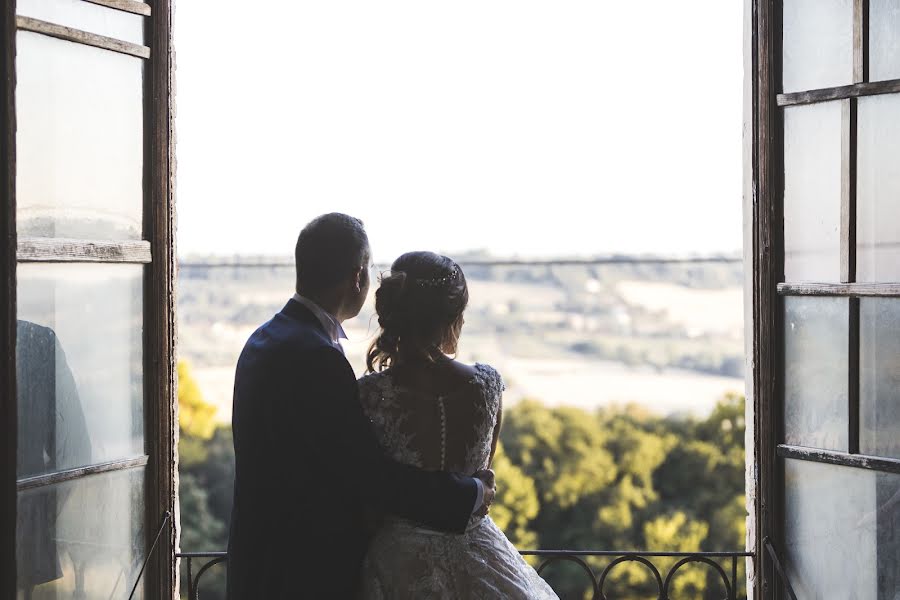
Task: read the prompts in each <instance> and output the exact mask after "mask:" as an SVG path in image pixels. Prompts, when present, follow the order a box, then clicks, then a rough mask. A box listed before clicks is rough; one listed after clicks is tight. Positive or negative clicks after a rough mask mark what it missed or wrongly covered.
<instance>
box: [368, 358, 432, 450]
mask: <svg viewBox="0 0 900 600" xmlns="http://www.w3.org/2000/svg"><path fill="white" fill-rule="evenodd" d="M381 375H382V374H381V373H373V374H372V375H368V376H366V377H363V378H362V379H360V380H359V397H360V402H362V407H363V411H364V412H365V413H366V416H368V417H369V420H370V421H371V422H372V425H373V426H374V427H375V433H376V435H377V436H378V442H379V443H380V444H381V447H382V448H384V449H385V450H386V451H387V453H388V455H389V456H390V457H391V458H393V459H394V460H396V461H397V462H401V463H404V464H407V465H413V466H416V467H421V466H422V455H421V453H420V452H418V451H417V450H416V449H415V448H414V447H413V438H414V437H415V434H413V433H409V432H405V431H404V427H403V426H404V423H405V422H406V420H407V418H408V416H407V415H405V414H404V413H403V411H402V410H401V407H400V404H399V402H398V401H397V397H396V395H395V394H394V390H393V386H391V385H390V381H389V380H388V379H387V378H386V377H381Z"/></svg>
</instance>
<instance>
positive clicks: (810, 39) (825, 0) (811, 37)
mask: <svg viewBox="0 0 900 600" xmlns="http://www.w3.org/2000/svg"><path fill="white" fill-rule="evenodd" d="M782 66H783V69H784V70H783V82H784V91H785V92H799V91H801V90H813V89H818V88H825V87H832V86H837V85H847V84H850V83H853V0H784V60H783V62H782Z"/></svg>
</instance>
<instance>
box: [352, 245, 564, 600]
mask: <svg viewBox="0 0 900 600" xmlns="http://www.w3.org/2000/svg"><path fill="white" fill-rule="evenodd" d="M468 300H469V292H468V288H467V286H466V278H465V276H464V275H463V272H462V270H461V269H460V268H459V265H457V264H456V263H455V262H453V261H452V260H450V259H449V258H447V257H445V256H440V255H437V254H434V253H432V252H410V253H408V254H404V255H403V256H401V257H400V258H398V259H397V260H396V261H395V262H394V264H393V265H392V267H391V272H390V275H388V276H386V277H383V278H382V281H381V287H380V288H379V289H378V291H377V292H376V294H375V309H376V311H377V313H378V323H379V325H381V333H380V335H379V337H378V339H377V340H376V341H375V342H374V343H373V344H372V347H371V348H370V350H369V355H368V368H369V372H370V374H369V375H367V376H365V377H363V378H362V379H360V381H359V387H360V399H361V402H362V404H363V409H364V411H365V412H366V413H367V415H368V417H369V418H370V419H371V420H372V423H373V424H374V427H375V430H376V433H377V435H378V438H379V441H380V443H381V445H382V446H383V447H384V449H385V451H386V452H387V453H388V454H389V455H390V456H392V457H393V458H394V459H395V460H398V461H400V462H404V463H407V464H410V465H414V466H416V467H419V468H423V469H432V470H444V471H453V472H457V473H474V472H475V471H478V470H480V469H484V468H487V467H488V466H489V465H490V464H491V462H492V461H493V458H494V453H495V451H496V449H497V436H498V434H499V433H500V420H501V413H502V407H501V395H502V393H503V389H504V388H503V380H502V378H501V377H500V374H499V373H497V371H495V370H494V369H493V368H491V367H490V366H488V365H483V364H476V365H474V366H469V365H465V364H462V363H460V362H457V361H455V360H453V359H451V358H449V357H448V356H447V355H450V354H455V353H456V348H457V343H458V341H459V336H460V333H461V331H462V326H463V322H464V319H463V312H464V311H465V308H466V305H467V303H468ZM362 588H363V598H366V599H376V600H380V599H385V600H386V599H397V600H401V599H403V600H405V599H407V598H454V599H456V598H465V599H481V598H485V599H487V598H490V599H492V600H493V599H496V598H509V599H536V600H542V599H556V598H557V596H556V594H554V593H553V591H552V590H551V589H550V586H549V585H547V583H546V582H544V580H542V579H541V578H540V576H538V574H537V573H536V572H535V570H534V569H532V568H531V567H530V566H529V565H528V564H527V563H526V562H525V561H524V560H523V559H522V557H521V556H520V555H519V553H518V552H517V551H516V549H515V547H514V546H513V545H512V544H511V543H510V541H509V540H508V539H506V536H505V535H503V532H502V531H500V529H499V528H498V527H497V526H496V525H495V524H494V522H493V521H492V520H491V518H490V517H488V516H473V517H472V518H471V520H470V521H469V525H468V527H467V528H466V531H465V533H463V534H449V533H441V532H438V531H434V530H431V529H428V528H426V527H424V526H422V525H419V524H416V523H412V522H409V521H405V520H402V519H399V518H393V517H388V518H387V519H386V520H385V521H384V522H383V524H382V525H381V527H380V529H379V530H378V532H377V533H376V534H375V537H374V538H373V540H372V543H371V545H370V546H369V551H368V555H367V557H366V561H365V565H364V567H363V578H362Z"/></svg>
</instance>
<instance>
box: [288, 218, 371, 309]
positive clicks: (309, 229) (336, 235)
mask: <svg viewBox="0 0 900 600" xmlns="http://www.w3.org/2000/svg"><path fill="white" fill-rule="evenodd" d="M368 253H369V237H368V236H367V235H366V230H365V228H364V227H363V222H362V221H360V220H359V219H357V218H354V217H351V216H349V215H345V214H341V213H329V214H327V215H322V216H320V217H316V218H315V219H313V220H312V221H310V222H309V224H307V226H306V227H304V228H303V231H301V232H300V236H299V237H298V238H297V247H296V249H295V250H294V258H295V260H296V264H297V290H298V291H299V290H301V289H302V290H303V291H304V292H306V293H316V292H321V291H325V290H329V289H331V288H333V287H334V286H336V285H338V284H340V283H341V282H343V281H346V280H347V278H349V277H351V276H352V275H353V274H354V273H356V271H357V270H358V269H359V268H360V267H362V266H364V265H363V263H365V262H366V261H367V260H368V258H369V257H368Z"/></svg>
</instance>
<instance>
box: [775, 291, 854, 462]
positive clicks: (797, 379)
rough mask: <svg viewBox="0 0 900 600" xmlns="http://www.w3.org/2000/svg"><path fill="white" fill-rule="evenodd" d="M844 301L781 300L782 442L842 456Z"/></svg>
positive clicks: (844, 435)
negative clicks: (782, 337) (782, 309)
mask: <svg viewBox="0 0 900 600" xmlns="http://www.w3.org/2000/svg"><path fill="white" fill-rule="evenodd" d="M847 310H848V301H847V299H846V298H800V297H793V296H789V297H787V298H785V299H784V360H785V368H784V437H785V442H786V443H788V444H792V445H796V446H809V447H813V448H824V449H827V450H843V451H846V450H847V444H848V442H847V427H848V421H847V418H848V416H847V345H848V343H849V335H848V318H849V316H848V313H847Z"/></svg>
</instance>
